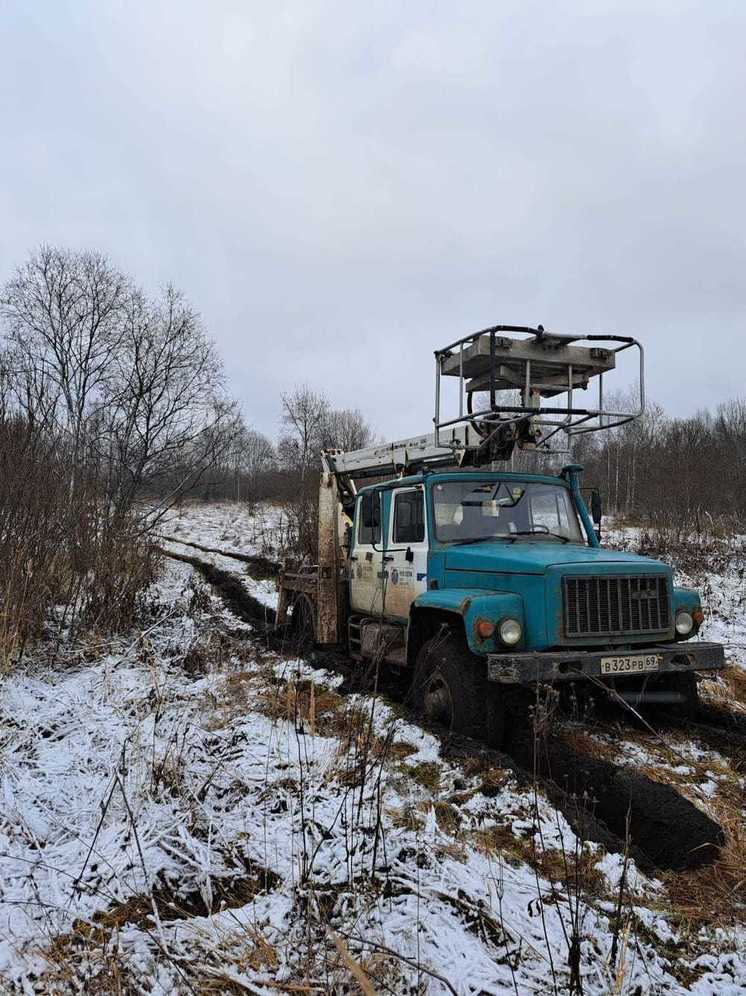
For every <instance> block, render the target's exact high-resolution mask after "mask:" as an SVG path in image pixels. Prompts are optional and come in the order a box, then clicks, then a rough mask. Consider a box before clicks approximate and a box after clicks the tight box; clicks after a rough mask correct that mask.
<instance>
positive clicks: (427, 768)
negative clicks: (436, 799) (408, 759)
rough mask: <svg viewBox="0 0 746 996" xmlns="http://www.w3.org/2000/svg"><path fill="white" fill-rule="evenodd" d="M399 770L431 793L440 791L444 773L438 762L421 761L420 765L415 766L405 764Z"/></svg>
mask: <svg viewBox="0 0 746 996" xmlns="http://www.w3.org/2000/svg"><path fill="white" fill-rule="evenodd" d="M399 770H400V771H402V772H403V773H404V774H405V775H408V776H409V777H410V778H412V779H413V780H414V781H415V782H417V784H418V785H421V786H422V787H423V788H426V789H428V790H429V791H430V792H433V793H435V792H438V791H440V780H441V776H442V771H441V768H440V765H439V764H438V763H437V761H420V762H419V764H413V765H408V764H403V765H401V766H400V769H399Z"/></svg>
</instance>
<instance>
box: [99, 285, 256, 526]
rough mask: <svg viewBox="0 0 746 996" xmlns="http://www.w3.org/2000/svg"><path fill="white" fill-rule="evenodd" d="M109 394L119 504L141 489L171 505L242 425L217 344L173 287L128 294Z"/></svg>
mask: <svg viewBox="0 0 746 996" xmlns="http://www.w3.org/2000/svg"><path fill="white" fill-rule="evenodd" d="M103 395H104V400H105V404H106V413H107V418H106V431H105V433H104V438H105V439H106V441H107V445H108V447H109V452H110V454H111V459H110V469H111V473H112V475H113V476H114V477H115V478H116V483H115V488H114V492H115V495H116V504H117V505H118V506H122V505H127V504H130V503H131V502H132V500H133V499H134V497H135V496H136V495H138V494H140V493H142V492H143V491H148V492H151V493H153V492H157V493H160V494H161V496H162V499H163V501H164V502H165V503H168V502H169V501H170V500H172V499H173V498H175V497H177V496H178V495H179V494H181V493H182V492H183V491H184V490H187V489H188V488H190V487H193V486H194V484H195V483H196V482H197V481H198V480H199V479H200V477H201V476H202V475H203V474H204V473H205V472H206V470H207V469H208V468H210V467H211V466H214V465H215V464H216V463H217V462H219V461H220V460H221V459H223V458H224V457H225V455H226V454H227V453H228V452H229V451H230V448H231V446H232V444H233V441H234V439H235V436H236V434H237V433H238V431H239V430H240V420H239V418H238V415H237V412H236V408H235V405H234V404H233V403H232V402H230V401H229V400H228V399H227V397H226V395H225V393H224V391H223V373H222V368H221V364H220V361H219V359H218V357H217V355H216V353H215V349H214V347H213V345H212V343H211V342H210V341H209V339H208V338H207V336H206V335H205V332H204V330H203V328H202V325H201V322H200V320H199V316H198V315H197V313H196V312H195V311H194V310H193V309H192V308H191V307H190V306H189V305H188V303H187V302H186V301H185V299H184V296H183V295H182V294H181V293H180V292H178V291H176V290H175V289H174V288H173V287H168V288H166V290H165V292H164V294H163V297H162V299H161V300H160V301H157V302H151V301H148V300H147V299H146V298H144V297H143V295H142V294H140V293H132V294H131V295H130V299H129V301H128V305H127V310H126V322H125V331H124V334H123V335H122V338H121V341H120V344H119V349H118V351H117V353H116V355H115V356H114V357H113V358H112V361H111V364H110V368H109V371H108V373H107V377H106V378H105V381H104V389H103Z"/></svg>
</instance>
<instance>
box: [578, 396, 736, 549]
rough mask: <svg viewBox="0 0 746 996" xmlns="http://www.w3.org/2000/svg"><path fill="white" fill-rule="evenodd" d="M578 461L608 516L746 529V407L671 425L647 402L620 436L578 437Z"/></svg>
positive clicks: (683, 530) (728, 406) (692, 528)
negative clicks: (603, 502) (597, 493)
mask: <svg viewBox="0 0 746 996" xmlns="http://www.w3.org/2000/svg"><path fill="white" fill-rule="evenodd" d="M573 457H574V459H576V460H577V461H578V462H580V463H582V464H584V466H585V468H586V474H585V479H586V482H587V483H588V484H592V485H595V486H596V487H598V488H599V490H600V491H601V492H602V493H603V495H604V499H605V504H606V508H607V510H608V511H610V512H612V513H614V514H616V515H618V516H621V517H624V518H627V519H634V520H638V521H640V522H642V523H644V524H649V525H652V526H658V527H665V528H666V529H668V530H670V529H673V530H675V531H676V532H678V533H680V534H681V535H682V536H683V535H686V534H688V533H691V532H699V533H702V532H713V531H722V532H730V533H732V532H738V531H743V526H744V523H746V401H745V400H743V399H732V400H729V401H725V402H723V403H722V404H720V405H718V406H717V408H716V409H715V410H714V411H700V412H697V413H696V414H695V415H692V416H688V417H686V418H674V417H671V416H669V415H667V414H666V412H665V411H664V409H663V408H662V407H661V406H660V405H658V404H656V403H655V402H650V403H648V404H647V405H646V407H645V410H644V412H643V414H642V416H641V417H640V418H639V419H636V420H635V421H632V422H628V423H627V424H625V425H623V426H620V427H618V428H615V429H609V430H606V431H603V432H599V433H592V434H588V435H584V436H579V437H576V440H575V443H574V449H573Z"/></svg>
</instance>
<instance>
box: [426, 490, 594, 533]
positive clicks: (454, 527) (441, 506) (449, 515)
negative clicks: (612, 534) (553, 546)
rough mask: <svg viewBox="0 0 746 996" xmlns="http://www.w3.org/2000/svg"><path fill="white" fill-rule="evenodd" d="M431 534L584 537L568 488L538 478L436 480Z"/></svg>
mask: <svg viewBox="0 0 746 996" xmlns="http://www.w3.org/2000/svg"><path fill="white" fill-rule="evenodd" d="M433 509H434V513H435V535H436V536H437V538H438V539H439V540H441V542H445V543H469V542H471V543H476V542H478V541H479V540H488V539H506V540H510V541H516V540H531V539H542V540H547V539H549V540H554V541H556V542H565V543H582V542H583V534H582V532H581V530H580V524H579V522H578V517H577V514H576V512H575V508H574V506H573V501H572V497H571V496H570V493H569V492H568V490H567V488H564V487H562V486H561V485H559V484H544V483H542V482H538V481H494V480H493V481H474V480H471V481H440V482H438V483H437V484H435V485H434V486H433Z"/></svg>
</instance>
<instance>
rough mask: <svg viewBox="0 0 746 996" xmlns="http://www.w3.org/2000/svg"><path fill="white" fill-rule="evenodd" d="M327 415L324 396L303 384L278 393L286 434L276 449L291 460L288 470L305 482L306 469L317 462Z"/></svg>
mask: <svg viewBox="0 0 746 996" xmlns="http://www.w3.org/2000/svg"><path fill="white" fill-rule="evenodd" d="M328 416H329V402H328V401H327V400H326V397H325V396H324V395H323V394H321V393H317V392H315V391H312V390H311V389H310V388H309V387H308V386H307V385H303V386H301V387H296V388H295V389H294V390H293V391H292V392H290V393H289V394H283V395H282V422H283V425H284V426H285V427H286V429H287V433H286V435H285V436H284V437H282V438H281V439H280V443H279V450H280V452H281V454H282V455H283V457H284V458H285V459H292V460H293V461H294V463H295V466H293V467H292V469H294V470H297V471H298V473H299V474H300V478H301V481H305V479H306V476H307V474H308V471H309V470H310V469H311V468H312V467H313V466H315V465H316V463H317V462H318V450H319V449H320V445H319V444H320V441H321V439H322V438H323V433H324V426H325V425H326V420H327V418H328Z"/></svg>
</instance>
